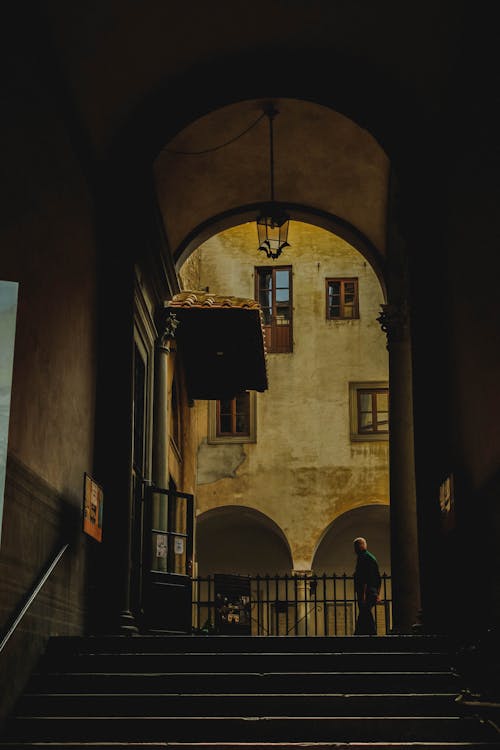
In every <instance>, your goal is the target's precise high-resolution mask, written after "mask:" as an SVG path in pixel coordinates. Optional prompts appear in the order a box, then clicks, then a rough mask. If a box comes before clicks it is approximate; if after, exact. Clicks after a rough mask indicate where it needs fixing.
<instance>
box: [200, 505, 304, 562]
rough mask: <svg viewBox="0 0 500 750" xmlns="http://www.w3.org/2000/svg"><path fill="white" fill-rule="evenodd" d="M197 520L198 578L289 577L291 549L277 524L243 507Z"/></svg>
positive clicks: (223, 508) (203, 515)
mask: <svg viewBox="0 0 500 750" xmlns="http://www.w3.org/2000/svg"><path fill="white" fill-rule="evenodd" d="M196 520H197V523H196V556H197V560H198V573H199V575H200V576H207V575H211V574H214V573H238V574H241V575H257V574H265V573H269V574H278V575H285V574H288V573H290V570H291V569H292V555H291V552H290V545H289V544H288V541H287V539H286V537H285V534H284V533H283V531H282V530H281V528H280V527H279V526H278V524H277V523H276V522H275V521H273V520H272V519H271V518H270V517H269V516H267V515H265V514H264V513H261V512H260V511H258V510H255V509H254V508H249V507H247V506H243V505H225V506H221V507H218V508H213V509H212V510H208V511H206V512H205V513H201V514H200V515H199V516H198V517H197V519H196Z"/></svg>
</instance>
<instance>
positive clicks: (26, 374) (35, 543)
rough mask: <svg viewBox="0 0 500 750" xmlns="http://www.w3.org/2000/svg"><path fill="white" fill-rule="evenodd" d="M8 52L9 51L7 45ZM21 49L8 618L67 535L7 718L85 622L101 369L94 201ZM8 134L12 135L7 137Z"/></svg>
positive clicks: (11, 222)
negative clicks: (25, 688) (44, 653)
mask: <svg viewBox="0 0 500 750" xmlns="http://www.w3.org/2000/svg"><path fill="white" fill-rule="evenodd" d="M4 51H5V50H4ZM32 52H33V57H31V56H30V53H29V52H28V51H27V50H26V49H23V48H22V47H20V48H15V49H14V45H13V50H12V52H11V54H12V59H11V61H10V62H11V65H10V73H11V79H10V85H11V86H10V89H8V90H6V91H4V96H5V97H6V98H7V101H8V106H5V109H4V114H3V118H2V125H3V127H4V128H5V129H7V132H8V136H7V137H6V140H7V142H8V143H9V149H8V152H6V153H5V155H4V156H3V158H2V169H3V173H4V178H3V179H2V185H1V196H2V197H1V201H0V210H1V212H2V217H1V227H2V230H1V234H0V246H1V265H0V278H2V279H5V280H10V281H16V282H18V283H19V298H18V316H17V329H16V341H15V353H14V368H13V380H12V400H11V413H10V435H9V446H8V449H9V454H8V462H7V476H6V488H5V508H4V521H3V531H2V541H1V548H0V579H1V580H2V582H4V585H3V586H2V590H1V593H0V623H1V624H2V625H3V626H5V625H6V624H7V623H8V622H9V619H10V618H11V616H12V613H13V612H14V610H15V609H16V608H17V607H18V606H19V604H20V602H22V600H23V598H24V596H25V595H26V594H27V592H28V591H29V590H30V589H31V588H32V586H33V584H34V583H35V582H36V580H37V577H38V576H39V574H40V573H41V571H42V569H43V568H44V567H45V566H46V565H47V563H48V562H49V561H50V560H51V558H52V556H53V555H54V553H55V551H56V550H57V549H58V548H59V547H60V544H61V542H62V541H70V542H71V547H70V549H69V551H68V552H67V553H66V555H65V557H64V558H63V559H62V561H61V562H60V563H59V566H58V568H57V569H56V571H55V572H54V574H53V575H52V577H51V579H50V580H49V582H48V583H47V584H46V586H44V588H43V589H42V590H41V593H40V594H39V596H38V598H37V600H36V602H35V604H34V605H33V606H32V608H31V609H30V610H29V612H28V614H27V615H26V616H25V618H24V619H23V621H22V622H21V625H20V626H19V628H18V631H17V632H16V635H15V636H14V637H13V638H12V639H11V640H10V641H9V642H8V644H7V647H6V649H5V650H4V652H3V653H2V659H1V661H0V682H1V683H2V684H3V685H6V686H8V689H7V690H4V691H2V695H1V698H0V716H2V715H4V714H5V712H6V711H7V710H8V709H9V706H10V704H11V703H12V701H13V699H14V698H15V697H16V695H17V693H18V691H19V689H20V688H21V687H22V685H23V684H24V682H25V680H26V679H27V676H28V674H29V672H30V670H31V669H32V667H33V664H34V660H35V659H36V658H37V656H38V654H39V653H40V650H41V649H42V647H43V645H44V642H45V639H46V638H47V636H49V635H55V634H60V635H63V634H69V633H80V632H82V631H83V628H84V586H85V548H86V540H85V539H83V535H82V533H81V531H80V529H81V504H82V490H83V474H84V472H85V471H88V472H90V473H91V472H92V460H93V425H94V377H95V361H94V360H95V295H96V269H95V242H94V229H93V208H92V203H91V199H90V196H89V191H88V187H87V185H86V182H85V179H84V177H83V174H82V171H81V168H80V164H79V163H78V161H77V158H76V156H75V152H74V149H73V146H72V143H71V140H70V134H69V133H68V130H67V129H66V127H65V126H64V124H63V122H62V119H61V113H60V111H58V110H57V109H56V108H55V106H54V100H53V92H52V91H50V90H48V89H47V88H46V83H47V82H46V79H44V71H43V69H40V68H39V67H38V65H37V63H38V60H37V57H36V53H35V51H33V50H32ZM4 137H5V136H4Z"/></svg>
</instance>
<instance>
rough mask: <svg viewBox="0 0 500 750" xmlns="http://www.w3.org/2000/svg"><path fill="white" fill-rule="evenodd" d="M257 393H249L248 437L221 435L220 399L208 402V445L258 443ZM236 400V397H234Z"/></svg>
mask: <svg viewBox="0 0 500 750" xmlns="http://www.w3.org/2000/svg"><path fill="white" fill-rule="evenodd" d="M256 396H257V394H256V392H255V391H248V435H247V434H245V435H243V434H241V433H240V434H237V433H236V434H230V433H219V431H218V425H219V413H220V412H219V409H220V399H214V400H212V401H209V402H208V436H207V443H209V444H211V445H215V444H217V443H255V442H257V424H256V421H257V420H256V409H257V406H256ZM234 398H236V396H235V397H234Z"/></svg>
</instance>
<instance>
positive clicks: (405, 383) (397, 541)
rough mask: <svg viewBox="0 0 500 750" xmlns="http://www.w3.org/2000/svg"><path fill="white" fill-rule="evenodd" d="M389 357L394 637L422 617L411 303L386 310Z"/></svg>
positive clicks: (384, 320) (382, 316) (383, 322)
mask: <svg viewBox="0 0 500 750" xmlns="http://www.w3.org/2000/svg"><path fill="white" fill-rule="evenodd" d="M378 321H379V323H380V326H381V328H382V330H383V331H384V332H385V333H386V334H387V349H388V351H389V396H390V407H389V456H390V459H389V460H390V470H389V472H390V519H391V576H392V612H393V631H394V632H395V633H410V632H412V629H414V627H413V626H416V625H417V621H418V617H419V614H420V568H419V555H418V530H417V499H416V489H415V455H414V440H413V390H412V355H411V340H410V325H409V315H408V308H407V304H406V302H401V303H399V304H387V305H382V312H381V314H380V316H379V317H378Z"/></svg>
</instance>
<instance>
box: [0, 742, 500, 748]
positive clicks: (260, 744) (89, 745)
mask: <svg viewBox="0 0 500 750" xmlns="http://www.w3.org/2000/svg"><path fill="white" fill-rule="evenodd" d="M0 748H2V750H18V749H20V750H22V749H24V750H30V748H32V750H36V749H38V750H43V749H44V748H45V750H68V749H69V748H71V749H72V750H166V749H167V750H168V748H170V750H500V742H457V741H451V742H446V741H445V742H349V743H345V742H175V741H173V742H147V743H145V742H140V743H136V742H125V743H124V742H106V741H102V742H78V741H77V742H64V743H60V742H16V741H12V742H9V743H8V744H4V743H2V741H1V740H0Z"/></svg>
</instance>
